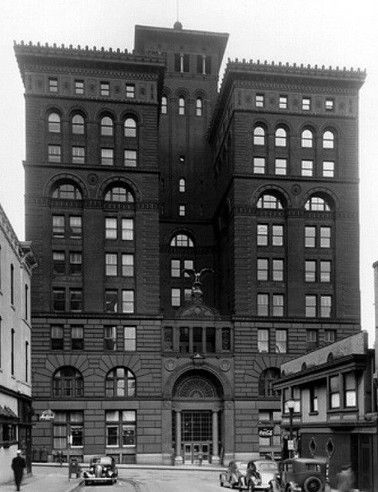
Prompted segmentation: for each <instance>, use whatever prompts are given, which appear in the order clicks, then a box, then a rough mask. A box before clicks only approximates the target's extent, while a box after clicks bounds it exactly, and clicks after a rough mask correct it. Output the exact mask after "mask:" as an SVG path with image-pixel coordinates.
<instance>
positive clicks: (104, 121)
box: [101, 116, 114, 137]
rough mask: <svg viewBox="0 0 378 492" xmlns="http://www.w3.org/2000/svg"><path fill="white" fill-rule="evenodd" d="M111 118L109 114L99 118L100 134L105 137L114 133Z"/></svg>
mask: <svg viewBox="0 0 378 492" xmlns="http://www.w3.org/2000/svg"><path fill="white" fill-rule="evenodd" d="M113 127H114V125H113V120H112V119H111V118H110V116H104V117H103V118H101V135H103V136H105V137H111V136H113V133H114V128H113Z"/></svg>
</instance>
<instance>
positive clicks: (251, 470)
mask: <svg viewBox="0 0 378 492" xmlns="http://www.w3.org/2000/svg"><path fill="white" fill-rule="evenodd" d="M277 473H278V464H277V462H276V461H273V460H270V459H261V460H255V461H250V462H249V463H248V466H247V472H246V475H245V484H246V487H247V490H248V491H249V492H257V491H263V492H268V491H270V490H271V489H272V487H271V484H272V483H273V482H274V481H275V478H276V475H277Z"/></svg>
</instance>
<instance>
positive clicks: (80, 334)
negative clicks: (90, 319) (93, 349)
mask: <svg viewBox="0 0 378 492" xmlns="http://www.w3.org/2000/svg"><path fill="white" fill-rule="evenodd" d="M71 349H72V350H84V328H83V327H82V326H71Z"/></svg>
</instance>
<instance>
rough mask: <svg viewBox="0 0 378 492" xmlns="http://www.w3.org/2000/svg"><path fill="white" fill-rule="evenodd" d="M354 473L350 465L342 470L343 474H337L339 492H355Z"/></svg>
mask: <svg viewBox="0 0 378 492" xmlns="http://www.w3.org/2000/svg"><path fill="white" fill-rule="evenodd" d="M353 486H354V473H353V470H352V465H351V464H350V463H348V464H347V465H344V466H343V467H342V468H341V472H340V473H338V474H337V491H338V492H353V490H354V489H353Z"/></svg>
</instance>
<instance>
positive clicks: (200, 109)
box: [160, 96, 203, 116]
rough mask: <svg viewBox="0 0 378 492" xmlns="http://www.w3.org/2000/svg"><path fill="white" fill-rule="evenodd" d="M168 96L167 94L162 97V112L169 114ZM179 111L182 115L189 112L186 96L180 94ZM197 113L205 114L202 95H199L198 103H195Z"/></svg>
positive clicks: (198, 114) (199, 114) (197, 114)
mask: <svg viewBox="0 0 378 492" xmlns="http://www.w3.org/2000/svg"><path fill="white" fill-rule="evenodd" d="M168 108H169V106H168V98H167V97H166V96H163V97H162V98H161V109H160V110H161V114H168ZM177 113H178V114H179V115H180V116H184V115H185V114H187V101H186V98H185V97H184V96H180V97H179V98H178V106H177ZM195 115H196V116H203V99H202V97H197V98H196V103H195Z"/></svg>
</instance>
